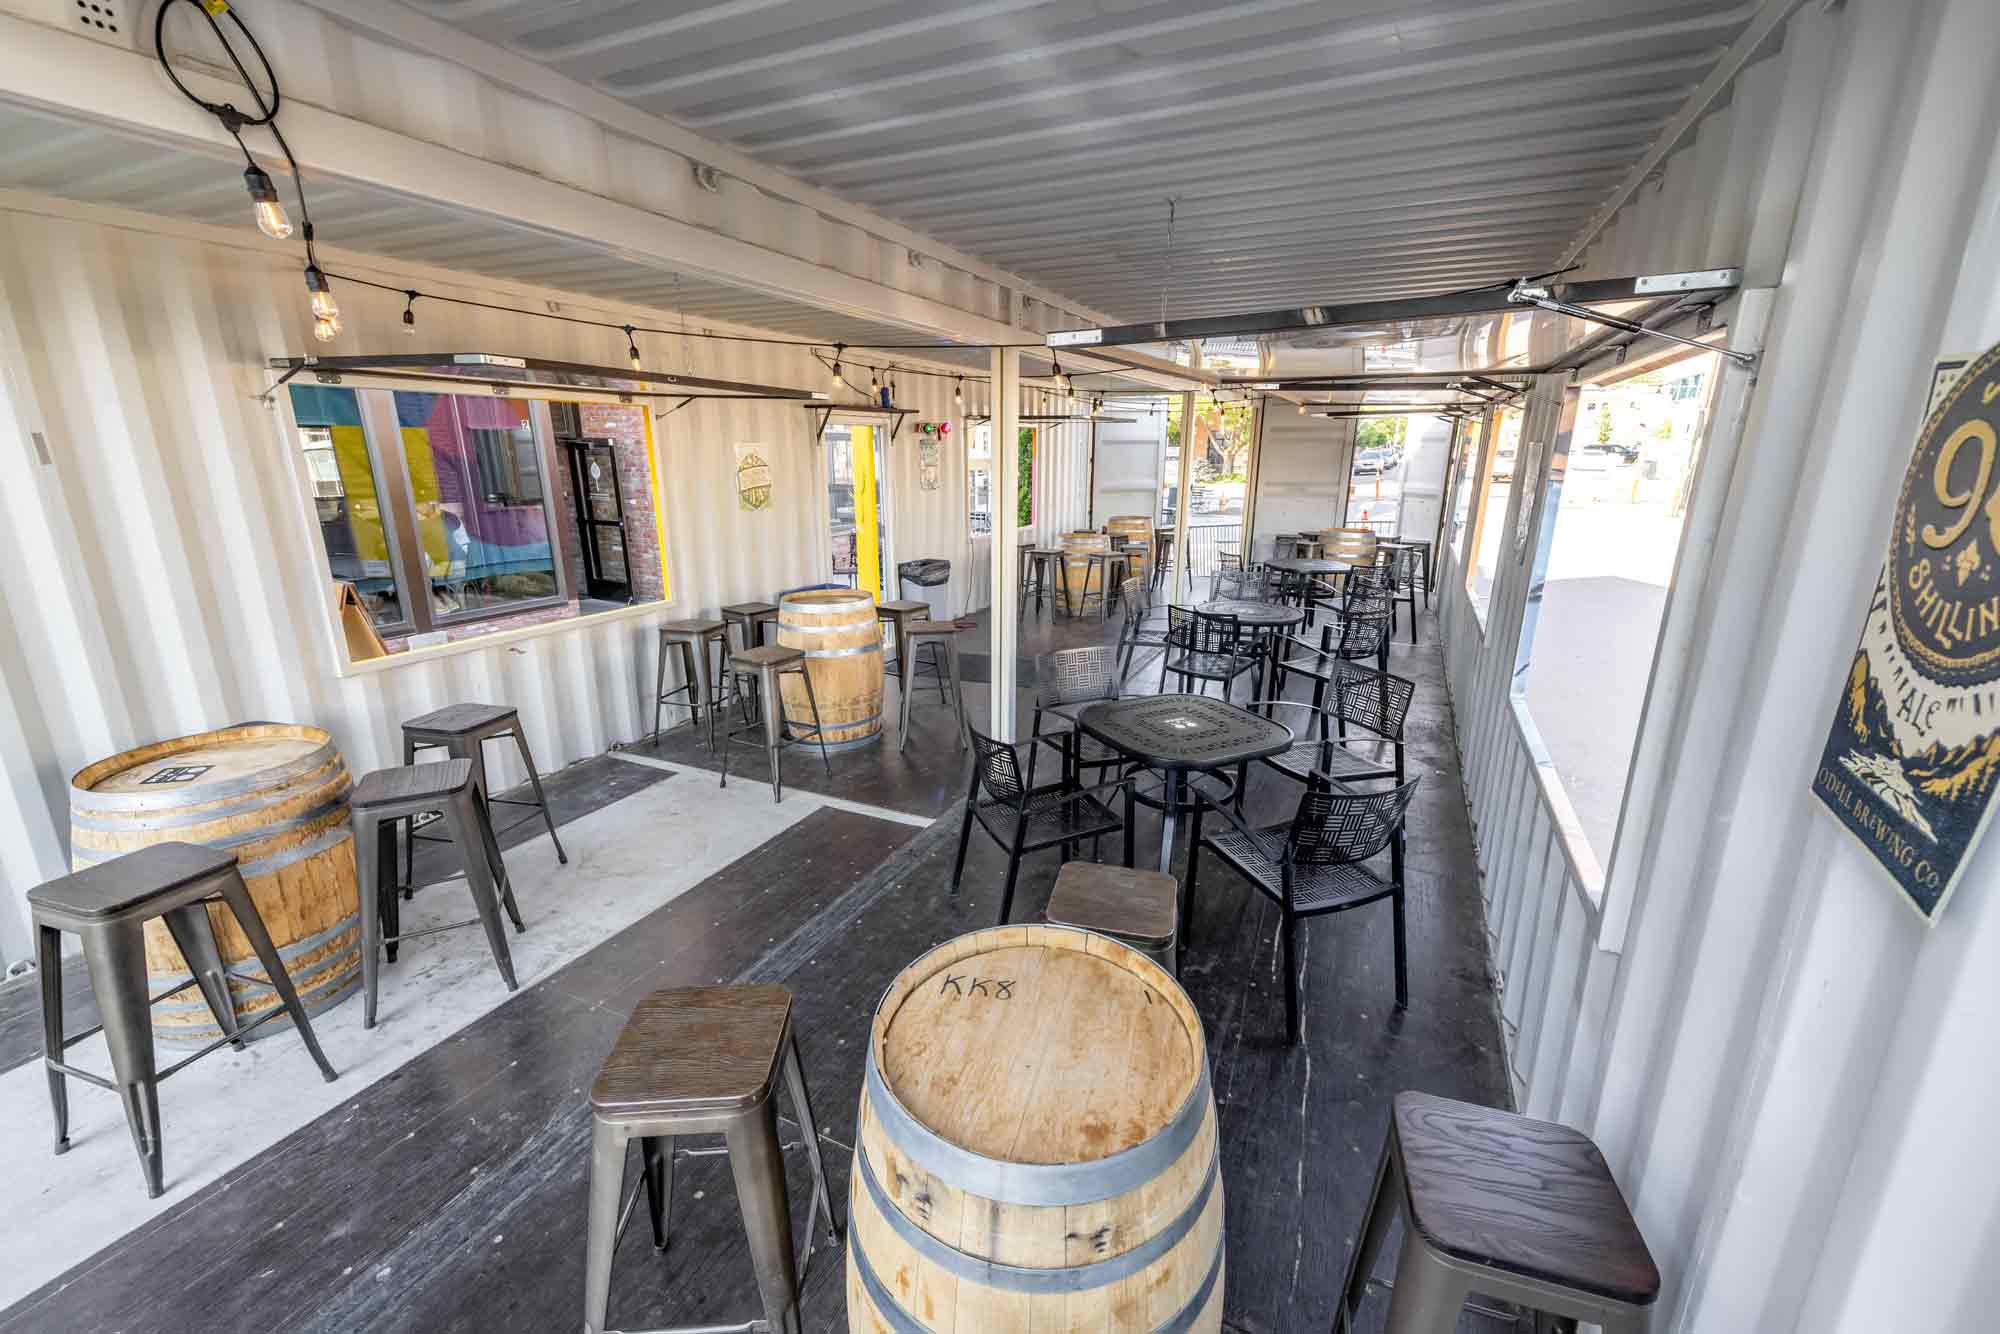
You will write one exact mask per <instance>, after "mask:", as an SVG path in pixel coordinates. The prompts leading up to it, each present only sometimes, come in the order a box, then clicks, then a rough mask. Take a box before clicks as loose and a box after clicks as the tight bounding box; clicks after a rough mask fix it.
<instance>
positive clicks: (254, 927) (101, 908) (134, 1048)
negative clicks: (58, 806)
mask: <svg viewBox="0 0 2000 1334" xmlns="http://www.w3.org/2000/svg"><path fill="white" fill-rule="evenodd" d="M211 903H221V904H226V905H227V906H228V908H229V911H230V912H231V913H232V914H233V915H234V916H235V918H236V925H237V926H238V928H239V929H241V930H242V932H243V934H244V935H245V936H246V937H248V938H249V941H250V945H251V948H253V949H254V950H256V952H257V961H258V962H259V963H261V964H262V965H263V966H264V973H265V977H263V978H258V977H251V976H247V975H245V974H243V973H231V972H229V971H228V970H227V968H226V966H225V965H224V963H223V961H222V954H221V951H220V950H218V949H217V948H216V944H215V928H214V924H213V923H212V922H210V920H209V916H208V905H209V904H211ZM28 909H29V912H30V914H31V916H32V918H33V921H34V925H35V943H36V953H37V964H38V968H39V971H40V974H41V982H42V998H41V999H42V1063H43V1065H44V1066H46V1067H47V1074H48V1079H49V1104H50V1107H51V1108H52V1110H53V1111H54V1113H55V1123H56V1124H55V1130H56V1136H55V1151H56V1152H57V1153H67V1152H69V1089H68V1086H67V1084H66V1083H65V1080H66V1078H67V1077H69V1076H72V1075H73V1076H75V1077H76V1078H78V1079H81V1080H82V1081H84V1082H85V1083H86V1084H95V1085H96V1086H97V1087H98V1088H101V1089H109V1090H110V1091H111V1092H113V1093H116V1094H118V1095H119V1097H120V1098H122V1099H123V1100H124V1103H125V1123H126V1124H127V1125H128V1126H129V1127H130V1128H131V1131H132V1146H133V1147H134V1148H135V1149H137V1150H138V1151H139V1166H140V1168H141V1169H142V1170H143V1171H144V1172H145V1174H146V1195H147V1198H149V1199H156V1198H158V1197H159V1195H160V1193H161V1191H162V1190H163V1189H164V1187H163V1184H162V1164H161V1137H160V1093H159V1087H160V1081H161V1080H163V1079H165V1078H166V1077H167V1076H168V1075H171V1074H174V1073H176V1072H177V1071H180V1070H183V1069H185V1068H186V1067H187V1066H189V1065H191V1064H193V1063H194V1062H195V1061H198V1060H200V1059H201V1058H202V1057H204V1056H206V1055H208V1054H209V1053H210V1052H212V1051H214V1050H216V1049H217V1048H218V1047H222V1046H225V1045H227V1046H235V1047H241V1046H242V1045H243V1039H244V1037H245V1036H247V1035H248V1034H249V1033H250V1032H251V1031H252V1030H253V1029H255V1028H257V1027H258V1026H260V1025H262V1024H267V1023H269V1022H270V1021H271V1020H273V1019H276V1018H279V1017H280V1016H289V1017H290V1018H291V1021H292V1023H293V1024H294V1025H296V1026H297V1028H298V1030H299V1036H300V1037H301V1038H302V1039H304V1041H305V1044H306V1050H307V1051H309V1052H311V1053H312V1058H313V1061H314V1063H316V1064H317V1065H318V1066H319V1072H320V1075H321V1076H322V1077H323V1078H325V1079H326V1080H327V1082H329V1083H331V1082H332V1081H333V1078H334V1072H333V1067H332V1066H331V1065H329V1064H328V1063H327V1059H326V1053H325V1052H323V1051H321V1050H320V1046H319V1039H318V1038H317V1037H315V1036H314V1035H313V1029H312V1020H310V1019H308V1018H307V1017H306V1010H305V1006H303V1005H301V1004H299V994H298V992H297V991H295V990H293V988H292V979H291V975H290V974H289V973H287V972H286V971H285V962H284V960H283V959H281V958H280V957H279V956H278V949H277V946H275V945H273V944H272V943H271V935H270V932H268V931H266V930H265V929H264V919H263V918H262V917H261V916H259V915H258V913H257V904H256V902H255V901H254V900H252V899H251V897H250V889H249V887H248V886H247V885H245V884H244V883H243V877H242V875H241V874H240V873H239V872H238V871H237V869H236V854H235V853H233V852H225V851H223V850H221V849H218V848H205V847H198V846H196V845H195V844H192V843H156V844H154V845H153V846H152V847H149V848H142V849H140V850H139V851H138V852H133V853H127V854H126V855H125V856H123V857H115V858H113V859H112V860H110V861H108V862H101V863H99V864H98V865H96V866H92V867H89V868H87V869H85V870H81V871H78V872H76V873H75V874H73V875H66V876H64V877H62V878H61V879H59V880H51V881H49V882H48V883H47V884H44V885H38V886H36V887H35V888H34V889H31V890H29V891H28ZM155 917H160V918H164V919H165V920H166V925H167V930H168V932H169V933H171V934H172V936H173V938H174V944H175V945H177V946H179V947H180V951H181V954H182V956H183V957H184V958H186V960H187V963H188V971H189V972H190V973H191V974H192V976H191V977H189V978H188V980H187V981H185V982H183V983H181V984H180V985H179V986H177V987H174V988H172V989H171V990H168V991H164V992H161V993H160V994H159V995H157V996H150V995H148V994H147V993H148V990H149V987H148V985H147V982H146V936H145V925H146V923H147V922H148V921H151V920H152V919H153V918H155ZM64 931H69V932H72V933H74V934H75V935H76V936H77V937H78V938H79V939H80V940H81V942H82V944H83V960H84V964H85V966H86V967H87V968H88V969H89V970H90V989H91V991H92V992H93V993H94V994H95V996H96V998H97V1009H98V1012H99V1013H100V1014H101V1015H103V1017H104V1022H103V1023H102V1024H101V1025H99V1026H98V1027H101V1028H102V1029H103V1030H104V1045H105V1046H106V1048H108V1049H109V1051H110V1054H111V1073H112V1077H111V1078H110V1079H106V1078H105V1077H104V1076H102V1075H99V1074H95V1073H93V1072H91V1071H89V1070H81V1069H78V1068H77V1067H76V1066H73V1065H71V1064H69V1063H68V1062H67V1061H65V1060H64V1059H63V1055H64V1053H65V1052H66V1051H67V1050H68V1049H69V1048H70V1047H73V1046H75V1045H76V1044H77V1043H79V1042H81V1041H83V1040H84V1039H85V1038H88V1037H90V1036H91V1035H92V1034H94V1033H96V1032H97V1031H98V1029H97V1028H87V1029H85V1030H84V1031H83V1032H81V1033H75V1034H65V1033H64V1031H63V994H62V934H61V933H62V932H64ZM232 977H233V978H235V979H236V980H237V981H239V982H248V983H250V984H252V985H253V986H260V987H269V988H270V989H271V990H272V991H275V992H277V993H278V999H279V1000H280V1001H281V1002H282V1005H281V1006H280V1007H279V1008H278V1009H274V1010H271V1011H269V1012H268V1013H266V1014H264V1015H262V1016H260V1017H258V1018H257V1019H254V1020H252V1021H251V1022H250V1023H248V1024H244V1025H240V1026H239V1025H238V1023H237V1022H236V1007H235V1005H234V1003H233V1002H232V1001H231V1000H230V997H229V980H230V979H231V978H232ZM266 979H268V980H266ZM189 987H200V988H201V994H202V997H203V998H204V999H205V1000H207V1001H208V1008H209V1009H211V1010H213V1011H214V1012H215V1020H216V1023H217V1024H218V1025H220V1026H221V1028H222V1036H221V1037H220V1038H217V1039H216V1040H215V1041H214V1042H211V1043H209V1044H208V1045H207V1046H205V1047H203V1048H202V1049H201V1050H200V1051H197V1052H195V1053H193V1054H192V1055H190V1056H183V1057H182V1058H181V1059H180V1060H178V1061H175V1062H174V1063H173V1064H172V1065H170V1066H168V1067H167V1068H166V1069H164V1070H161V1069H159V1068H158V1066H157V1064H156V1062H155V1060H154V1055H153V1027H152V1019H151V1015H150V1013H149V1012H150V1011H151V1010H152V1008H153V1006H155V1005H157V1004H159V1003H160V1002H161V1001H163V1000H165V999H166V998H167V997H169V996H174V995H178V994H180V993H181V992H183V991H185V990H187V989H188V988H189Z"/></svg>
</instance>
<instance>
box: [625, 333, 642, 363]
mask: <svg viewBox="0 0 2000 1334" xmlns="http://www.w3.org/2000/svg"><path fill="white" fill-rule="evenodd" d="M625 360H627V361H629V362H630V363H632V369H633V370H635V371H636V370H638V369H640V361H639V339H638V336H637V334H635V333H634V331H633V329H632V326H631V325H629V324H628V325H626V326H625Z"/></svg>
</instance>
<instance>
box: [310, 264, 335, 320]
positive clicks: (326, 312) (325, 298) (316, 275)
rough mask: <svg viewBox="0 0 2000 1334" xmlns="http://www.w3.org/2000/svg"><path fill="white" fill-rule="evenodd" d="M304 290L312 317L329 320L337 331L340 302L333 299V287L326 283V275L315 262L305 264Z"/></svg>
mask: <svg viewBox="0 0 2000 1334" xmlns="http://www.w3.org/2000/svg"><path fill="white" fill-rule="evenodd" d="M306 291H307V292H308V293H309V294H310V296H311V299H312V313H313V318H315V319H321V320H328V321H331V322H332V324H333V325H334V328H335V331H336V332H338V330H339V327H340V303H339V302H337V301H335V300H334V299H333V289H332V288H331V287H328V286H327V285H326V275H325V274H324V273H321V272H320V268H319V265H317V264H308V265H306ZM328 336H329V337H331V336H332V335H328Z"/></svg>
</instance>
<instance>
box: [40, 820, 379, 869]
mask: <svg viewBox="0 0 2000 1334" xmlns="http://www.w3.org/2000/svg"><path fill="white" fill-rule="evenodd" d="M353 837H354V830H353V829H352V828H351V827H349V825H348V823H347V822H346V821H342V822H341V823H340V824H337V825H334V826H333V827H332V828H330V829H327V830H324V831H322V832H321V833H320V834H318V835H317V836H315V837H313V838H309V839H307V840H306V841H305V842H303V843H301V844H299V845H298V846H296V847H291V848H286V849H285V850H284V851H283V852H275V853H272V854H271V855H270V856H269V857H258V858H255V859H253V860H251V861H247V862H246V861H239V862H237V863H236V873H237V874H238V875H240V876H242V877H243V878H244V879H245V880H251V879H255V878H256V877H257V876H260V875H270V874H271V873H272V872H273V871H281V870H283V869H284V868H285V867H287V866H290V865H292V864H293V863H294V862H302V861H304V860H306V859H307V858H308V857H315V856H318V855H319V854H320V853H322V852H325V851H326V850H327V849H328V848H332V847H337V846H339V845H340V844H341V843H343V842H345V841H346V840H348V839H350V838H353ZM202 846H203V847H222V846H224V845H223V844H220V843H205V844H203V845H202ZM124 855H125V854H124V853H122V852H106V853H104V854H103V855H102V856H99V855H97V850H96V849H94V848H75V849H73V850H72V852H71V860H72V861H73V862H76V863H77V864H78V865H79V866H80V867H81V866H95V865H97V864H98V863H100V862H108V861H113V860H115V859H116V858H119V857H123V856H124Z"/></svg>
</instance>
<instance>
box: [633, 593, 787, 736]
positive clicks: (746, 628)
mask: <svg viewBox="0 0 2000 1334" xmlns="http://www.w3.org/2000/svg"><path fill="white" fill-rule="evenodd" d="M722 620H723V624H724V625H725V626H728V627H731V628H733V629H735V630H736V631H737V632H738V637H739V638H740V639H741V640H742V643H741V647H743V648H757V647H759V646H761V645H762V644H763V642H764V627H765V626H767V625H776V624H777V623H778V608H777V606H776V605H775V604H773V603H769V602H732V603H730V604H729V605H728V606H727V607H724V608H723V609H722ZM723 648H724V649H725V650H726V649H728V648H729V636H728V635H727V634H726V633H725V634H724V635H723ZM653 730H654V731H656V732H657V731H659V730H660V725H659V722H658V721H657V718H656V720H655V721H654V723H653Z"/></svg>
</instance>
